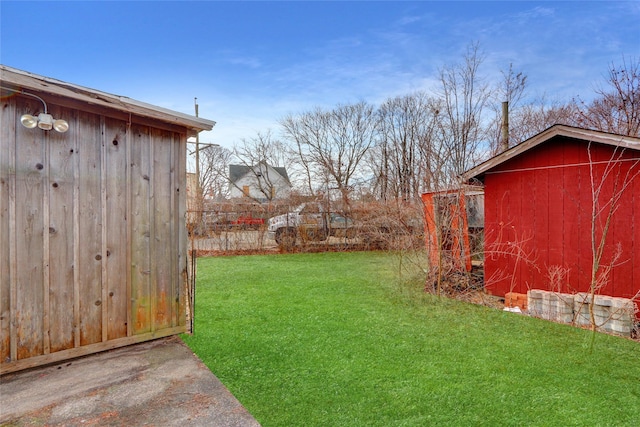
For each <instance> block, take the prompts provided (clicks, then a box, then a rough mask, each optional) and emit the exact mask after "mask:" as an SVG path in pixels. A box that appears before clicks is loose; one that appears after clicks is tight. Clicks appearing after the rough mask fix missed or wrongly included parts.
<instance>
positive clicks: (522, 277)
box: [463, 125, 640, 298]
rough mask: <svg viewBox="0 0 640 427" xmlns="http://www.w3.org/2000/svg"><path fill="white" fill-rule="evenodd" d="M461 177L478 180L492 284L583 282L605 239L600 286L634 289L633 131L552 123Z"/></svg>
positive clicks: (620, 293)
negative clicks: (630, 134)
mask: <svg viewBox="0 0 640 427" xmlns="http://www.w3.org/2000/svg"><path fill="white" fill-rule="evenodd" d="M463 177H464V179H465V180H467V181H471V182H478V181H480V182H481V183H482V184H483V185H484V192H485V198H484V201H485V204H484V208H485V260H484V269H485V283H486V288H487V290H488V291H489V292H491V293H493V294H495V295H500V296H504V295H505V293H507V292H517V293H526V292H527V291H528V290H530V289H542V290H548V291H555V292H566V293H576V292H587V291H589V287H590V284H591V283H592V273H593V272H594V270H593V268H592V267H593V265H594V248H595V249H596V251H597V248H598V247H599V246H600V245H601V244H602V248H603V251H602V256H601V258H600V260H599V268H598V269H597V270H596V272H595V277H598V278H599V280H601V282H599V286H600V289H599V290H598V292H597V293H598V294H602V295H610V296H615V297H624V298H633V297H634V296H635V297H638V296H639V295H638V292H640V139H639V138H633V137H626V136H620V135H613V134H608V133H603V132H598V131H592V130H585V129H580V128H574V127H570V126H563V125H555V126H552V127H551V128H549V129H547V130H545V131H543V132H541V133H540V134H538V135H536V136H534V137H532V138H530V139H528V140H526V141H524V142H522V143H520V144H519V145H516V146H515V147H513V148H511V149H509V150H507V151H505V152H503V153H501V154H499V155H497V156H496V157H493V158H492V159H490V160H488V161H486V162H484V163H482V164H480V165H478V166H477V167H475V168H473V169H471V170H469V171H468V172H466V173H465V174H464V176H463ZM592 237H593V239H592ZM592 241H593V245H592Z"/></svg>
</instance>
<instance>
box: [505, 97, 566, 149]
mask: <svg viewBox="0 0 640 427" xmlns="http://www.w3.org/2000/svg"><path fill="white" fill-rule="evenodd" d="M575 115H576V108H575V106H574V105H573V104H570V103H569V104H562V103H558V102H550V101H548V100H547V99H545V98H544V97H541V98H538V99H535V100H533V101H531V102H529V103H527V104H525V105H522V106H520V107H519V108H517V109H516V110H515V111H511V112H510V117H509V122H510V125H509V139H510V141H512V142H514V145H515V144H517V143H519V142H522V141H524V140H525V139H527V138H530V137H532V136H533V135H536V134H538V133H540V132H542V131H543V130H545V129H547V128H549V127H551V126H553V125H555V124H565V125H576V122H575Z"/></svg>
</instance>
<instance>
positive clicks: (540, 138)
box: [461, 125, 640, 182]
mask: <svg viewBox="0 0 640 427" xmlns="http://www.w3.org/2000/svg"><path fill="white" fill-rule="evenodd" d="M556 136H564V137H567V138H575V139H581V140H584V141H591V142H597V143H600V144H607V145H612V146H615V147H623V148H629V149H632V150H640V138H634V137H631V136H623V135H616V134H612V133H606V132H600V131H597V130H589V129H582V128H576V127H573V126H567V125H553V126H551V127H550V128H548V129H546V130H544V131H542V132H540V133H539V134H537V135H535V136H533V137H531V138H529V139H527V140H525V141H523V142H521V143H520V144H518V145H516V146H514V147H511V148H510V149H508V150H506V151H503V152H502V153H500V154H498V155H497V156H494V157H492V158H490V159H489V160H487V161H485V162H483V163H480V164H479V165H478V166H476V167H474V168H472V169H469V170H468V171H466V172H465V173H463V174H462V175H461V178H462V181H463V182H467V181H469V180H471V179H473V178H476V177H477V176H479V175H482V174H484V173H485V172H487V171H488V170H489V169H492V168H494V167H496V166H498V165H500V164H502V163H504V162H506V161H507V160H511V159H513V158H514V157H516V156H519V155H520V154H522V153H524V152H525V151H527V150H530V149H532V148H534V147H536V146H538V145H540V144H542V143H543V142H545V141H547V140H549V139H551V138H553V137H556Z"/></svg>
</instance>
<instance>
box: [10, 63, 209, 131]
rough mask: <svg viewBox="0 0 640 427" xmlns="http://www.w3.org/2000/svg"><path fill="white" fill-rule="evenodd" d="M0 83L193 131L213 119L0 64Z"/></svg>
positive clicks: (200, 129)
mask: <svg viewBox="0 0 640 427" xmlns="http://www.w3.org/2000/svg"><path fill="white" fill-rule="evenodd" d="M0 83H2V85H3V87H4V86H9V85H10V86H13V87H14V88H15V89H17V90H26V91H29V90H33V91H37V92H44V93H48V94H51V95H57V96H62V97H66V98H70V99H74V100H77V101H82V102H86V103H88V104H93V105H99V106H102V107H107V108H112V109H115V110H118V111H123V112H126V113H130V114H135V115H138V116H142V117H148V118H152V119H156V120H161V121H163V122H167V123H171V124H174V125H179V126H184V127H186V128H188V129H191V130H192V131H195V132H199V131H204V130H211V129H213V127H214V126H215V124H216V122H214V121H213V120H207V119H203V118H200V117H195V116H191V115H189V114H183V113H179V112H176V111H173V110H169V109H166V108H161V107H157V106H155V105H151V104H147V103H144V102H140V101H136V100H135V99H131V98H127V97H126V96H119V95H113V94H110V93H106V92H101V91H98V90H95V89H90V88H87V87H83V86H78V85H74V84H71V83H66V82H63V81H61V80H56V79H52V78H49V77H44V76H39V75H37V74H33V73H29V72H27V71H22V70H18V69H16V68H11V67H7V66H6V65H2V64H0Z"/></svg>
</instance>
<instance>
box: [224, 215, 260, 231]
mask: <svg viewBox="0 0 640 427" xmlns="http://www.w3.org/2000/svg"><path fill="white" fill-rule="evenodd" d="M263 224H264V218H254V217H253V216H251V215H248V216H240V217H238V218H237V219H234V220H233V221H231V225H232V226H234V227H238V228H251V229H258V228H260V226H261V225H263Z"/></svg>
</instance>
